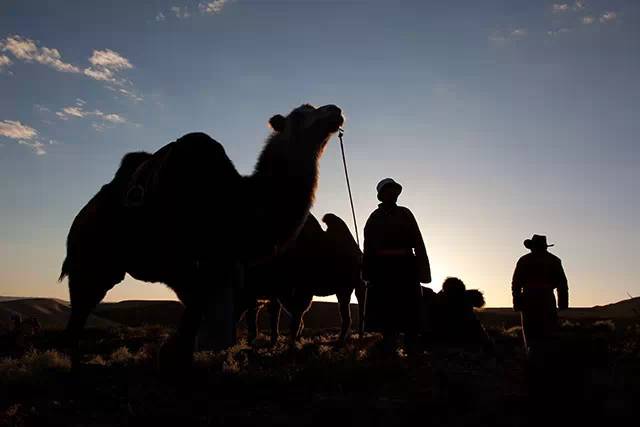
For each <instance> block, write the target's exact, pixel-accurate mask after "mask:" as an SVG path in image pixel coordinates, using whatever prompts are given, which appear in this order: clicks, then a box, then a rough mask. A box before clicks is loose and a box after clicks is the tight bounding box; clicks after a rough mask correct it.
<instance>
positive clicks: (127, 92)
mask: <svg viewBox="0 0 640 427" xmlns="http://www.w3.org/2000/svg"><path fill="white" fill-rule="evenodd" d="M107 89H109V90H111V91H113V92H116V93H117V94H118V95H123V96H126V97H128V98H130V99H131V100H133V101H134V102H140V101H144V97H143V96H142V95H139V94H137V93H136V92H134V91H133V90H130V89H125V88H123V87H117V88H115V87H113V86H107Z"/></svg>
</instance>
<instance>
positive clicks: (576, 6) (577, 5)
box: [573, 0, 584, 10]
mask: <svg viewBox="0 0 640 427" xmlns="http://www.w3.org/2000/svg"><path fill="white" fill-rule="evenodd" d="M573 8H574V9H576V10H581V9H584V1H581V0H577V1H576V2H575V4H574V6H573Z"/></svg>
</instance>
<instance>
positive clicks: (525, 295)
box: [511, 250, 569, 347]
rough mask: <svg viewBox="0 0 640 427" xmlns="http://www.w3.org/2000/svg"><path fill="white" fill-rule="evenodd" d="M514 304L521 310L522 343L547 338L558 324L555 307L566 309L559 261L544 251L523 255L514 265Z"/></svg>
mask: <svg viewBox="0 0 640 427" xmlns="http://www.w3.org/2000/svg"><path fill="white" fill-rule="evenodd" d="M511 290H512V293H513V306H514V309H515V310H518V311H520V312H521V317H522V330H523V334H524V339H525V346H527V347H531V346H532V345H535V344H536V343H537V342H540V341H543V340H546V339H548V338H550V337H551V336H552V335H553V334H554V332H555V331H556V330H557V327H558V311H557V307H556V298H555V295H554V290H556V291H557V293H558V306H559V307H560V308H561V309H564V308H567V306H568V304H569V288H568V284H567V277H566V275H565V273H564V269H563V268H562V262H561V261H560V258H558V257H557V256H555V255H553V254H551V253H549V252H547V251H546V250H541V251H534V252H531V253H529V254H526V255H524V256H522V257H521V258H520V259H519V260H518V263H517V264H516V269H515V271H514V272H513V280H512V285H511Z"/></svg>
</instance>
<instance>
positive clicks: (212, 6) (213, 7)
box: [154, 0, 230, 22]
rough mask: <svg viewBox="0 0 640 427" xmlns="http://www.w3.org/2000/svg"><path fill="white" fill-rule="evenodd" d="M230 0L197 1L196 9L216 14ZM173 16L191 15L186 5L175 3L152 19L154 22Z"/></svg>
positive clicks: (206, 13)
mask: <svg viewBox="0 0 640 427" xmlns="http://www.w3.org/2000/svg"><path fill="white" fill-rule="evenodd" d="M229 2H230V0H208V1H201V2H200V3H198V7H197V10H196V12H197V11H199V12H200V15H217V14H219V13H221V12H222V10H223V9H224V8H225V6H226V5H227V4H228V3H229ZM171 16H173V17H175V18H176V19H187V18H191V17H192V13H191V10H190V9H189V7H188V6H186V5H175V6H171V7H170V8H169V9H165V10H161V11H159V12H158V13H157V14H156V16H155V18H154V20H155V21H156V22H164V21H166V20H167V18H168V17H171Z"/></svg>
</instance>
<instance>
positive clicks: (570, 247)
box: [0, 0, 640, 306]
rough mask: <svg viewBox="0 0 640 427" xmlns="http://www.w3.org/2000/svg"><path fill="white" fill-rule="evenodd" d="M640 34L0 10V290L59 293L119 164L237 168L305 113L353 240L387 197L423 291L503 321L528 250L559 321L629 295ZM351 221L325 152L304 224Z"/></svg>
mask: <svg viewBox="0 0 640 427" xmlns="http://www.w3.org/2000/svg"><path fill="white" fill-rule="evenodd" d="M639 23H640V4H638V2H635V1H632V0H625V1H596V0H592V1H589V0H585V1H584V2H576V1H567V2H565V1H549V2H546V1H514V0H510V1H506V0H505V1H483V2H478V1H466V2H465V1H456V2H425V1H415V2H413V1H396V2H389V1H348V2H339V1H320V0H315V1H310V0H309V1H269V0H260V1H258V0H253V1H249V0H247V1H244V0H235V1H231V0H228V1H221V0H218V1H200V2H198V1H186V0H176V1H137V2H124V1H111V2H94V1H72V0H69V1H64V2H43V1H31V0H22V1H20V2H2V3H1V4H0V182H1V183H2V185H1V186H0V294H3V295H26V296H30V295H40V296H55V297H61V298H66V297H67V290H66V286H64V285H60V284H57V283H56V278H57V275H58V273H59V266H60V263H61V261H62V259H63V258H64V252H65V250H64V242H65V238H66V234H67V231H68V228H69V226H70V224H71V221H72V219H73V217H74V215H75V214H76V213H77V211H78V210H79V209H80V208H81V207H82V206H83V205H84V203H86V201H88V199H89V198H90V197H91V196H92V195H93V194H94V193H95V192H96V191H97V190H98V188H99V187H100V186H101V185H102V184H104V183H105V182H107V181H108V180H110V179H111V177H112V175H113V173H114V172H115V169H116V167H117V164H118V162H119V160H120V158H121V157H122V155H123V154H124V153H126V152H127V151H132V150H148V151H155V150H157V149H158V148H160V147H161V146H163V145H164V144H166V143H167V142H170V141H172V140H174V139H175V138H177V137H179V136H180V135H182V134H184V133H187V132H191V131H204V132H207V133H209V134H210V135H211V136H213V137H214V138H215V139H217V140H219V141H220V142H222V143H223V144H224V145H225V147H226V149H227V152H228V154H229V156H230V157H231V159H232V160H233V161H234V162H235V164H236V166H237V167H238V169H239V170H241V171H242V172H243V173H250V172H251V170H252V167H253V164H254V162H255V159H256V156H257V153H258V152H259V150H260V147H261V146H262V144H263V141H264V139H265V137H266V136H267V134H268V128H267V126H266V123H267V120H268V119H269V117H270V116H271V115H273V114H275V113H286V112H288V111H289V110H291V109H292V108H294V107H295V106H297V105H299V104H301V103H303V102H311V103H313V104H317V105H321V104H326V103H335V104H338V105H340V106H341V107H342V108H343V109H344V110H345V113H346V116H347V123H346V125H345V129H346V135H345V144H346V150H347V155H348V161H349V165H350V169H351V180H352V185H353V190H354V197H355V202H356V210H357V214H358V221H359V225H360V231H362V227H363V225H364V223H365V221H366V218H367V217H368V215H369V213H370V212H371V211H372V210H373V209H374V208H375V206H376V204H377V201H376V199H375V190H374V189H375V185H376V183H377V182H378V181H379V180H380V179H381V178H384V177H387V176H391V177H394V178H396V179H397V180H398V181H400V182H401V183H402V184H403V185H404V187H405V190H404V193H403V195H402V196H401V200H400V202H401V204H404V205H406V206H408V207H409V208H411V209H412V210H413V212H414V214H415V215H416V217H417V219H418V221H419V223H420V226H421V228H422V231H423V234H424V236H425V240H426V243H427V250H428V252H429V255H430V257H431V261H432V265H433V270H434V271H433V272H434V276H435V279H436V283H434V287H435V288H436V289H438V288H439V284H440V283H441V282H442V280H443V279H444V278H445V277H446V276H450V275H456V276H459V277H461V278H462V279H463V280H465V281H466V282H467V283H468V285H469V286H471V287H477V288H480V289H483V290H484V291H485V293H486V296H487V299H488V303H489V305H491V306H504V305H508V304H510V294H509V284H510V278H511V274H512V271H513V267H514V265H515V261H516V260H517V258H518V257H519V256H520V255H521V254H523V253H524V252H525V251H526V250H525V249H524V248H523V246H522V241H523V240H524V239H525V238H527V237H529V236H530V235H531V234H533V233H541V234H547V235H548V236H549V240H550V241H551V242H555V243H556V247H555V248H554V252H555V253H556V254H558V255H559V256H561V257H562V258H563V260H564V264H565V269H566V271H567V274H568V276H569V281H570V287H571V297H572V303H573V304H575V305H583V306H584V305H593V304H603V303H608V302H611V301H617V300H620V299H623V298H625V297H626V296H627V293H630V294H633V295H636V296H637V295H639V294H640V284H639V283H638V273H639V268H638V264H637V262H636V257H637V254H638V253H640V244H639V243H638V242H639V241H640V235H639V234H640V233H639V232H638V230H639V229H640V219H639V218H640V202H639V201H638V196H637V194H638V191H637V188H636V187H637V182H639V181H640V179H639V178H640V176H639V175H640V172H639V169H638V168H637V166H636V165H637V163H638V161H639V160H640V150H639V148H638V134H639V132H640V120H638V119H639V117H638V116H639V112H640V84H639V83H638V78H637V76H638V75H640V57H639V55H638V52H640V25H639ZM348 206H349V205H348V199H347V194H346V189H345V183H344V177H343V172H342V170H341V160H340V157H339V150H338V145H337V144H336V141H334V142H333V143H332V144H331V146H330V147H329V149H328V150H327V152H326V153H325V157H324V158H323V160H322V164H321V181H320V188H319V192H318V195H317V202H316V205H315V207H314V209H313V212H314V213H316V214H318V215H319V216H321V215H322V214H324V213H326V212H334V213H336V214H338V215H340V216H342V217H343V218H344V219H345V220H347V221H348V222H349V223H350V220H349V218H350V213H349V210H348V209H349V208H348ZM172 295H173V294H172V293H171V291H169V290H168V289H166V288H165V287H164V286H162V285H157V284H153V285H152V284H142V283H137V282H135V281H133V280H131V279H128V280H127V281H126V283H124V284H121V285H120V286H118V287H117V288H116V289H114V290H113V291H112V292H111V293H110V294H109V296H108V299H110V300H120V299H127V298H170V297H172Z"/></svg>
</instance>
